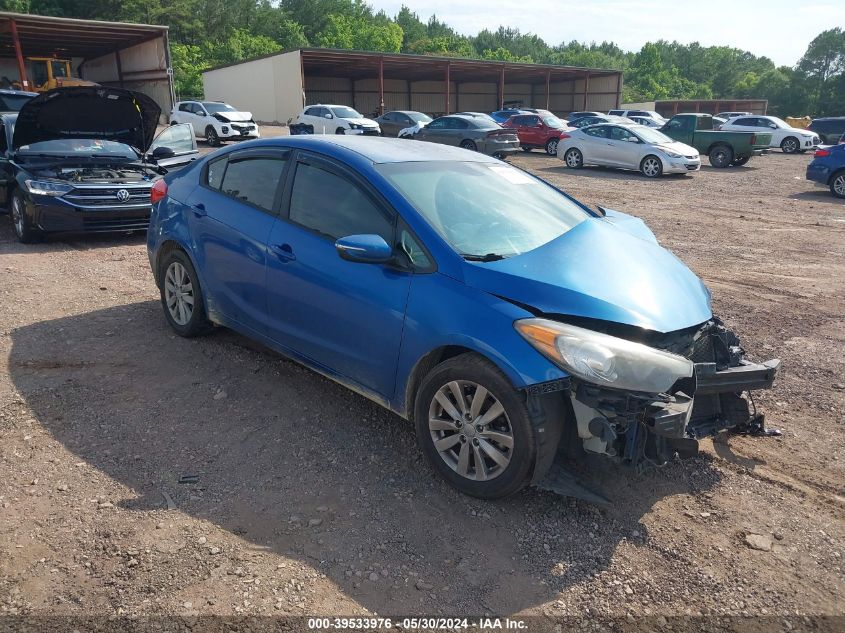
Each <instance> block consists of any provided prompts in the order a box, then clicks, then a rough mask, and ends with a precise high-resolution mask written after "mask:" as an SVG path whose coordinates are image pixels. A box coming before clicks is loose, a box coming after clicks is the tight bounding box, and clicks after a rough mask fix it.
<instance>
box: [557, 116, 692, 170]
mask: <svg viewBox="0 0 845 633" xmlns="http://www.w3.org/2000/svg"><path fill="white" fill-rule="evenodd" d="M557 157H558V158H560V159H561V160H563V162H565V163H566V166H567V167H569V168H571V169H580V168H581V167H583V166H584V165H601V166H605V167H620V168H622V169H636V170H638V171H640V172H641V173H642V174H643V175H644V176H647V177H648V178H657V177H658V176H660V175H661V174H685V173H687V172H690V171H698V170H699V169H701V157H700V156H699V155H698V150H697V149H695V148H694V147H690V146H689V145H685V144H684V143H679V142H678V141H675V140H673V139H671V138H669V137H668V136H666V135H665V134H664V133H663V132H658V131H657V130H655V129H652V128H649V127H646V126H644V125H636V124H632V123H627V124H626V123H599V124H597V125H587V126H585V127H583V128H581V129H580V130H575V129H573V130H567V131H566V132H564V133H563V134H561V135H560V141H559V142H558V144H557Z"/></svg>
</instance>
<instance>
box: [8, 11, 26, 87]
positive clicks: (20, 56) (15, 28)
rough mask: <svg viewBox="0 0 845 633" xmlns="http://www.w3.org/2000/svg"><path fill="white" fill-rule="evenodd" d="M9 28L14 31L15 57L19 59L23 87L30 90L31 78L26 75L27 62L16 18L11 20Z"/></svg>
mask: <svg viewBox="0 0 845 633" xmlns="http://www.w3.org/2000/svg"><path fill="white" fill-rule="evenodd" d="M9 28H10V29H11V31H12V43H13V44H14V45H15V57H16V58H17V60H18V74H19V75H20V78H21V88H23V89H24V90H29V79H27V76H26V64H25V63H24V61H23V51H21V40H20V38H19V37H18V25H17V23H16V22H15V21H14V20H9Z"/></svg>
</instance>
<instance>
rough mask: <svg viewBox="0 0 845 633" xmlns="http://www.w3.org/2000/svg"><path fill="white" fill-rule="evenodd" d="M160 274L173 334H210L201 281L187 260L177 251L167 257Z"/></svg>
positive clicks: (163, 296) (163, 298)
mask: <svg viewBox="0 0 845 633" xmlns="http://www.w3.org/2000/svg"><path fill="white" fill-rule="evenodd" d="M159 270H160V277H159V278H160V280H161V305H162V307H163V308H164V316H165V318H166V319H167V322H168V323H169V324H170V327H171V328H172V329H173V331H174V332H176V334H178V335H179V336H184V337H185V338H191V337H193V336H199V335H200V334H205V333H206V332H208V331H209V330H211V322H210V321H209V320H208V318H207V317H206V314H205V304H204V302H203V296H202V288H201V287H200V283H199V278H198V277H197V272H196V270H195V269H194V266H193V264H191V260H190V259H189V258H188V256H187V255H186V254H185V253H184V252H182V251H181V250H178V249H174V250H172V251H170V252H169V253H166V254H165V255H164V258H163V260H162V262H161V267H160V268H159Z"/></svg>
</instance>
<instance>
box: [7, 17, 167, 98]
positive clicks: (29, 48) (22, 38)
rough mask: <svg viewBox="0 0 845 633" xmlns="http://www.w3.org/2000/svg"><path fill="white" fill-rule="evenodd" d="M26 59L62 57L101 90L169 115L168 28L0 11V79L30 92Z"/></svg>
mask: <svg viewBox="0 0 845 633" xmlns="http://www.w3.org/2000/svg"><path fill="white" fill-rule="evenodd" d="M26 57H63V58H69V59H71V60H72V65H73V70H74V72H75V73H76V74H77V75H78V76H79V77H80V78H82V79H87V80H89V81H94V82H96V83H99V84H103V85H108V86H116V87H122V88H128V89H130V90H137V91H139V92H143V93H145V94H147V95H149V96H150V97H152V98H153V99H155V101H156V102H157V103H158V104H159V106H161V108H162V112H163V113H165V114H168V113H169V112H170V109H171V108H172V106H173V101H174V96H173V82H172V71H171V70H170V47H169V42H168V27H166V26H158V25H153V24H134V23H125V22H102V21H98V20H76V19H72V18H56V17H48V16H42V15H31V14H23V13H11V12H6V11H0V78H5V79H6V81H7V82H8V80H9V77H13V76H17V77H18V78H19V80H20V83H21V85H22V87H23V89H24V90H28V89H31V83H30V81H29V79H30V78H28V77H27V71H26V62H25V58H26Z"/></svg>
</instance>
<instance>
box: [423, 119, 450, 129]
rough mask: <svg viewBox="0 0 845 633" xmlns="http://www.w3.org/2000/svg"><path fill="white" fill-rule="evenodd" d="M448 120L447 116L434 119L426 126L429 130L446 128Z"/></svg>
mask: <svg viewBox="0 0 845 633" xmlns="http://www.w3.org/2000/svg"><path fill="white" fill-rule="evenodd" d="M447 122H448V119H445V118H444V119H434V121H432V122H431V123H429V124H428V125H427V126H426V127H427V129H429V130H445V129H446V123H447Z"/></svg>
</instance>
